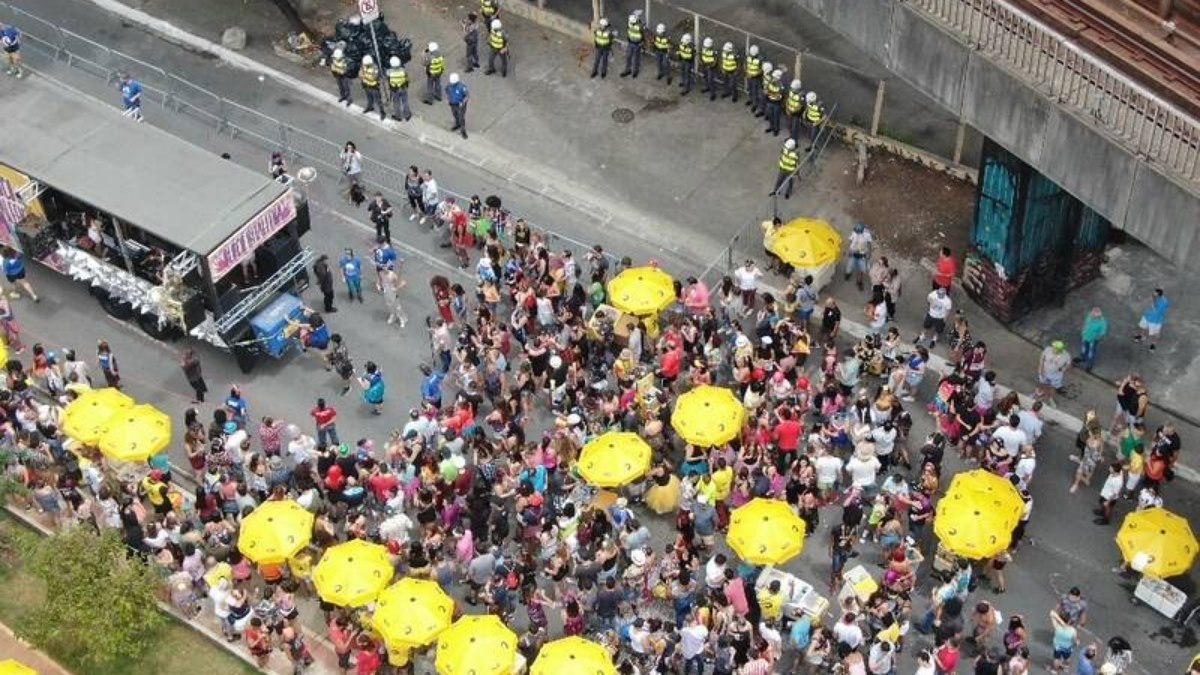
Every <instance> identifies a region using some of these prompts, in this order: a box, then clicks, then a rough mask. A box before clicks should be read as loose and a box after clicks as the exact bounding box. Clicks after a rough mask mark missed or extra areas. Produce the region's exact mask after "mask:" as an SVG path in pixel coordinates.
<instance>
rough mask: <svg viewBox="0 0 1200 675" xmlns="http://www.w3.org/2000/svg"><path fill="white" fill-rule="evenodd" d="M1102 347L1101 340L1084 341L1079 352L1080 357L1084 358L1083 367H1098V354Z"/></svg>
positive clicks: (1088, 368)
mask: <svg viewBox="0 0 1200 675" xmlns="http://www.w3.org/2000/svg"><path fill="white" fill-rule="evenodd" d="M1099 349H1100V341H1099V340H1094V341H1088V340H1084V341H1083V349H1082V350H1081V351H1080V352H1079V358H1081V359H1083V367H1084V368H1085V369H1087V370H1091V369H1092V368H1095V367H1096V356H1097V352H1098V351H1099Z"/></svg>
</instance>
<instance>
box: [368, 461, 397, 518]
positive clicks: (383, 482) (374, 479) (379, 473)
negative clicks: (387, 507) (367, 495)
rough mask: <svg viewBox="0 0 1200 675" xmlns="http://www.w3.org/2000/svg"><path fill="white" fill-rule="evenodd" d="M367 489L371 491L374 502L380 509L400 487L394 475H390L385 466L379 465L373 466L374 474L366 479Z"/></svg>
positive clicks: (390, 471) (389, 469)
mask: <svg viewBox="0 0 1200 675" xmlns="http://www.w3.org/2000/svg"><path fill="white" fill-rule="evenodd" d="M367 487H368V488H369V489H370V490H371V494H373V495H375V501H376V503H378V504H379V506H380V508H382V506H383V505H384V504H386V503H387V501H388V500H389V499H391V498H392V497H393V496H395V494H396V490H397V489H398V488H399V487H400V480H399V479H398V478H396V474H394V473H392V470H391V468H390V467H388V465H387V464H383V463H379V464H376V465H375V473H373V474H372V475H371V477H370V478H368V479H367Z"/></svg>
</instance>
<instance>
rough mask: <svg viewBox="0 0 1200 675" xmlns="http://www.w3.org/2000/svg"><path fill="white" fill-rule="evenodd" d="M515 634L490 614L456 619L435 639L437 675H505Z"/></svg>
mask: <svg viewBox="0 0 1200 675" xmlns="http://www.w3.org/2000/svg"><path fill="white" fill-rule="evenodd" d="M516 657H517V634H516V633H514V632H512V631H511V630H509V629H508V627H507V626H505V625H504V622H503V621H501V620H500V617H498V616H495V615H493V614H470V615H467V616H464V617H461V618H459V620H458V621H455V622H454V625H453V626H450V627H449V628H447V629H446V630H445V631H444V632H442V634H441V636H439V637H438V642H437V659H436V661H435V665H436V666H437V671H438V675H509V673H511V672H512V669H513V661H514V660H515V659H516Z"/></svg>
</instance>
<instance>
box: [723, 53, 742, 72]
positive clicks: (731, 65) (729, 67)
mask: <svg viewBox="0 0 1200 675" xmlns="http://www.w3.org/2000/svg"><path fill="white" fill-rule="evenodd" d="M737 69H738V62H737V54H735V53H733V52H721V70H722V71H724V72H726V73H736V72H737Z"/></svg>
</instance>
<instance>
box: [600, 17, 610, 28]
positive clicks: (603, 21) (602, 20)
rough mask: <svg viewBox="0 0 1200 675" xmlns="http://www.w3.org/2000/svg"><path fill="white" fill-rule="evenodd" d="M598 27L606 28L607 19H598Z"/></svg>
mask: <svg viewBox="0 0 1200 675" xmlns="http://www.w3.org/2000/svg"><path fill="white" fill-rule="evenodd" d="M600 27H601V28H608V19H604V18H602V19H600Z"/></svg>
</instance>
